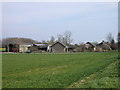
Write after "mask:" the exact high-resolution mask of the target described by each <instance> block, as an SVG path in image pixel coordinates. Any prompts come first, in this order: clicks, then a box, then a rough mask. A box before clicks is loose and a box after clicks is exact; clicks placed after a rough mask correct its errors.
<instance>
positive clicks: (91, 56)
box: [2, 52, 118, 88]
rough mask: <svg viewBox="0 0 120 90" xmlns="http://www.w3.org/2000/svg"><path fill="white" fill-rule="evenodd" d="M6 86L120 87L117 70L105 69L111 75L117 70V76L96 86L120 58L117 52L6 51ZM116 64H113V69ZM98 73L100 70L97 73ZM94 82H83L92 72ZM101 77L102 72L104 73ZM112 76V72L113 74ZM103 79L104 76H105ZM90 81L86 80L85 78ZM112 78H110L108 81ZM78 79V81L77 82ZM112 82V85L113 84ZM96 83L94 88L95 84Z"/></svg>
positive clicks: (4, 56)
mask: <svg viewBox="0 0 120 90" xmlns="http://www.w3.org/2000/svg"><path fill="white" fill-rule="evenodd" d="M2 58H3V59H2V70H3V71H2V72H3V73H2V74H3V76H2V79H3V81H2V82H3V83H2V86H3V88H66V87H69V88H71V87H74V88H77V87H79V88H90V87H91V88H101V87H102V88H104V86H105V88H117V71H116V70H117V69H108V70H106V71H104V74H103V76H104V75H105V76H109V75H110V74H112V73H107V72H110V71H109V70H113V72H114V71H115V72H116V73H114V74H115V75H113V79H110V80H109V79H103V81H104V82H111V81H112V80H114V81H112V82H111V83H108V84H105V85H104V83H103V85H102V84H98V85H97V86H95V85H94V84H95V83H96V82H99V83H101V82H103V81H101V80H97V76H98V78H99V73H101V70H103V69H105V68H106V67H108V66H109V65H110V64H111V63H115V62H116V61H117V58H118V55H117V52H104V53H78V54H3V55H2ZM114 66H115V65H113V66H111V68H117V67H114ZM97 72H98V73H97ZM94 74H95V76H96V78H95V80H96V81H94V78H92V79H90V80H93V81H94V83H93V84H91V83H89V81H90V80H89V79H88V80H87V84H82V85H81V84H80V83H79V82H80V81H81V80H83V81H84V79H85V78H86V77H90V75H94ZM100 76H101V75H100ZM111 76H112V75H111ZM101 78H102V77H101ZM85 80H86V79H85ZM107 80H108V81H107ZM75 82H76V84H75ZM110 84H111V85H110ZM93 86H94V87H93Z"/></svg>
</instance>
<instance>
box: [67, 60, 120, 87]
mask: <svg viewBox="0 0 120 90" xmlns="http://www.w3.org/2000/svg"><path fill="white" fill-rule="evenodd" d="M74 87H76V88H118V87H119V85H118V61H115V62H113V63H112V64H110V65H108V66H107V67H105V68H104V69H101V70H100V71H99V72H96V73H94V74H91V75H89V76H87V77H85V78H83V79H82V80H79V81H77V82H74V83H73V84H71V85H70V86H68V88H74Z"/></svg>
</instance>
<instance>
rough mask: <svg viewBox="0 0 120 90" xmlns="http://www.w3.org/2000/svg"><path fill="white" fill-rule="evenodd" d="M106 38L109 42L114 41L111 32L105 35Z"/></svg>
mask: <svg viewBox="0 0 120 90" xmlns="http://www.w3.org/2000/svg"><path fill="white" fill-rule="evenodd" d="M106 39H107V41H108V42H109V43H114V38H113V36H112V34H111V33H109V34H108V35H107V37H106Z"/></svg>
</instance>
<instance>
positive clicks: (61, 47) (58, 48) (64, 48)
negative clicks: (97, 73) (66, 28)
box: [2, 41, 111, 53]
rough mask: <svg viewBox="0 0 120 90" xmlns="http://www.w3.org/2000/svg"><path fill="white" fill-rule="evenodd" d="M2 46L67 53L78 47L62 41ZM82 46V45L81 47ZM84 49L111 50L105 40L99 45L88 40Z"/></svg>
mask: <svg viewBox="0 0 120 90" xmlns="http://www.w3.org/2000/svg"><path fill="white" fill-rule="evenodd" d="M2 48H5V50H6V52H21V53H22V52H53V53H65V52H74V51H75V49H76V48H74V46H73V45H65V44H63V43H61V42H59V41H58V42H55V43H54V44H52V45H49V44H24V45H18V44H8V45H3V46H2ZM79 48H80V47H79ZM82 48H83V51H109V50H111V48H110V46H109V45H108V44H106V43H105V42H103V41H102V42H101V43H99V44H97V45H93V44H91V43H90V42H87V43H86V44H84V45H83V46H82Z"/></svg>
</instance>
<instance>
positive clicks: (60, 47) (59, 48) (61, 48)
mask: <svg viewBox="0 0 120 90" xmlns="http://www.w3.org/2000/svg"><path fill="white" fill-rule="evenodd" d="M51 48H52V52H60V53H63V52H70V51H72V50H73V47H72V46H70V45H69V46H66V45H64V44H63V43H61V42H56V43H54V44H53V45H52V46H51Z"/></svg>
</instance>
